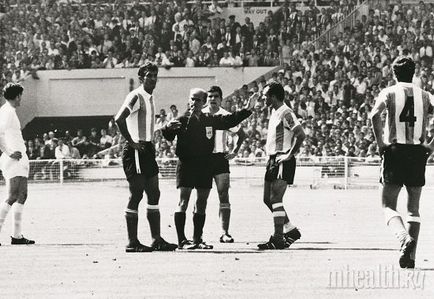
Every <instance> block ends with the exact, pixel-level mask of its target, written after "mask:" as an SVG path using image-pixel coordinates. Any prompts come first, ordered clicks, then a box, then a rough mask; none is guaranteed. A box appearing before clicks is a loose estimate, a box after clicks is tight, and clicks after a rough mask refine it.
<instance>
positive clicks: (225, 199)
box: [218, 190, 229, 203]
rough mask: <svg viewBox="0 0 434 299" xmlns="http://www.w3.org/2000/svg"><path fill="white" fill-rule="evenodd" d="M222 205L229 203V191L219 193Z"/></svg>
mask: <svg viewBox="0 0 434 299" xmlns="http://www.w3.org/2000/svg"><path fill="white" fill-rule="evenodd" d="M218 194H219V200H220V203H229V192H228V190H226V191H222V192H218Z"/></svg>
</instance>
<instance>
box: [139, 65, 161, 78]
mask: <svg viewBox="0 0 434 299" xmlns="http://www.w3.org/2000/svg"><path fill="white" fill-rule="evenodd" d="M150 71H154V72H157V73H158V66H157V65H156V64H154V63H152V62H150V61H148V62H146V63H145V64H142V65H141V66H140V67H139V71H138V72H137V74H138V75H139V78H143V77H144V76H145V75H146V73H147V72H150Z"/></svg>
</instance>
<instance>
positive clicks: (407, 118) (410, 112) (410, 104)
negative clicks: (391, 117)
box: [399, 97, 416, 127]
mask: <svg viewBox="0 0 434 299" xmlns="http://www.w3.org/2000/svg"><path fill="white" fill-rule="evenodd" d="M399 121H400V122H406V123H408V125H409V126H410V127H414V123H415V122H416V116H414V98H413V97H406V99H405V105H404V108H403V109H402V111H401V114H400V115H399Z"/></svg>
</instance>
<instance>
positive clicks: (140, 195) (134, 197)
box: [130, 191, 143, 203]
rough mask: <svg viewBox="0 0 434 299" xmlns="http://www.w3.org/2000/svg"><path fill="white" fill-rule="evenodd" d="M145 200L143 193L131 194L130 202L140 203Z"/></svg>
mask: <svg viewBox="0 0 434 299" xmlns="http://www.w3.org/2000/svg"><path fill="white" fill-rule="evenodd" d="M142 198H143V192H138V191H136V192H131V195H130V201H134V202H137V203H139V202H140V201H141V200H142Z"/></svg>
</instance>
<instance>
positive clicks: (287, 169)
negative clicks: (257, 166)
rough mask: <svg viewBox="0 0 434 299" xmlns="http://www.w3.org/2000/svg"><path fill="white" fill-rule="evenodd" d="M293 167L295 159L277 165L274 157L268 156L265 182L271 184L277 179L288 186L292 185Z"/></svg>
mask: <svg viewBox="0 0 434 299" xmlns="http://www.w3.org/2000/svg"><path fill="white" fill-rule="evenodd" d="M295 165H296V163H295V157H292V158H291V159H289V160H288V161H284V162H282V163H279V164H278V163H276V155H272V156H270V159H269V160H268V162H267V168H266V171H265V181H267V182H273V181H275V180H277V179H279V180H284V181H285V182H287V183H288V185H292V184H293V183H294V176H295Z"/></svg>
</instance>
